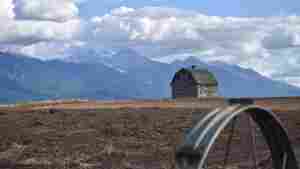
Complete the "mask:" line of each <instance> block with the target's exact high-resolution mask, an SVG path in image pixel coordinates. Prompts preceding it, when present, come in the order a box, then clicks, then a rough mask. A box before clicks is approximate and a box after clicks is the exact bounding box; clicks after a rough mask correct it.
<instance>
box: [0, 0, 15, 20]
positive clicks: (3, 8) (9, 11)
mask: <svg viewBox="0 0 300 169" xmlns="http://www.w3.org/2000/svg"><path fill="white" fill-rule="evenodd" d="M13 8H14V4H13V0H1V1H0V20H4V19H6V20H7V19H12V18H13V17H14V15H15V14H14V11H13Z"/></svg>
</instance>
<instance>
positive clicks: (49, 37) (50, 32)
mask: <svg viewBox="0 0 300 169" xmlns="http://www.w3.org/2000/svg"><path fill="white" fill-rule="evenodd" d="M55 1H56V0H52V1H43V0H41V1H36V0H30V1H25V0H16V1H15V3H16V4H14V3H13V1H12V0H1V1H0V22H1V24H0V48H1V49H19V48H22V47H24V46H30V45H34V44H36V43H41V42H52V41H53V42H54V41H55V42H59V43H62V42H71V41H74V40H76V38H77V37H79V33H80V31H81V21H80V20H79V19H76V18H73V17H71V16H72V15H68V14H67V13H68V12H66V13H63V12H61V13H60V11H63V10H62V9H59V8H58V9H55V8H54V6H53V5H52V7H49V10H50V9H51V10H50V11H48V12H47V10H46V9H45V8H44V7H43V5H46V4H45V3H46V2H48V4H49V5H50V6H51V4H52V3H53V4H54V2H55ZM56 2H57V3H58V5H62V6H61V7H62V8H66V10H67V11H68V7H66V5H64V4H65V3H70V4H73V2H72V1H71V0H65V1H59V2H58V1H56ZM27 3H28V4H30V3H32V4H35V3H38V4H39V5H37V6H34V5H33V6H32V7H33V8H31V9H30V10H29V8H28V7H26V5H27V6H28V4H27ZM20 4H23V5H24V6H23V7H24V9H26V8H28V10H29V11H30V12H31V14H32V17H29V14H28V15H26V16H25V15H24V16H23V18H20V16H18V15H17V16H16V17H15V15H16V14H15V13H14V11H15V10H14V7H15V6H16V11H18V10H21V7H20V6H19V5H20ZM29 6H30V5H29ZM56 6H57V5H56ZM71 6H72V5H71ZM52 8H53V9H52ZM22 9H23V8H22ZM45 13H52V14H53V15H51V14H49V17H45V18H44V16H46V15H45ZM35 14H36V15H35ZM38 14H40V17H39V16H37V15H38ZM55 14H57V15H55ZM64 14H66V15H64ZM58 21H59V22H58Z"/></svg>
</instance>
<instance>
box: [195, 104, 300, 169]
mask: <svg viewBox="0 0 300 169" xmlns="http://www.w3.org/2000/svg"><path fill="white" fill-rule="evenodd" d="M225 110H226V111H222V112H220V113H219V114H216V115H215V116H214V117H213V118H211V120H210V121H209V122H210V123H208V124H207V126H206V127H205V126H204V127H202V128H203V129H204V130H203V131H202V133H201V135H200V136H199V137H198V138H197V139H196V141H195V143H194V145H193V149H194V150H196V149H197V148H198V147H199V146H200V145H201V147H204V151H203V152H199V154H200V155H199V158H196V159H198V160H199V163H198V165H197V168H198V169H202V168H203V166H204V162H205V160H206V159H207V156H208V153H209V151H210V149H211V147H212V145H213V144H214V143H215V141H216V139H217V137H218V136H219V134H220V133H221V131H223V130H224V128H225V127H226V126H227V125H228V124H229V123H230V121H232V119H233V118H235V117H237V116H238V115H240V114H241V113H244V112H245V113H249V114H250V115H251V117H252V119H253V120H254V121H255V122H256V123H257V124H258V126H259V127H260V128H261V131H262V133H263V135H264V137H265V138H266V140H267V143H268V146H269V148H270V150H271V154H272V159H273V160H272V161H273V166H274V167H275V168H274V169H283V168H282V167H283V166H284V169H298V165H297V161H296V158H295V155H294V152H293V149H292V147H291V145H290V141H289V139H288V135H287V132H286V131H285V129H284V127H283V126H282V124H281V122H280V121H279V120H278V118H277V117H276V116H275V115H274V113H273V112H271V111H269V110H266V109H264V108H262V107H259V106H255V105H247V106H243V107H240V105H239V106H236V107H235V108H233V106H230V107H228V108H226V109H225ZM202 125H203V124H202ZM198 129H199V128H198ZM210 131H211V132H210ZM273 131H276V132H274V133H272V132H273ZM194 133H195V131H194ZM212 133H213V134H212ZM276 133H277V134H276ZM194 153H195V152H194ZM193 162H194V161H193Z"/></svg>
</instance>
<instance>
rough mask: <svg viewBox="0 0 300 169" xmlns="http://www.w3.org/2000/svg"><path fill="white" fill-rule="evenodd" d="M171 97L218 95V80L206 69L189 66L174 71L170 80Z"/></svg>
mask: <svg viewBox="0 0 300 169" xmlns="http://www.w3.org/2000/svg"><path fill="white" fill-rule="evenodd" d="M171 88H172V97H173V98H174V99H175V98H189V97H192V98H200V97H210V96H217V95H218V82H217V80H216V78H215V76H214V75H213V74H212V73H211V72H209V71H208V70H206V69H201V68H198V67H197V66H191V67H189V68H182V69H180V70H179V71H178V72H176V74H175V76H174V77H173V80H172V82H171Z"/></svg>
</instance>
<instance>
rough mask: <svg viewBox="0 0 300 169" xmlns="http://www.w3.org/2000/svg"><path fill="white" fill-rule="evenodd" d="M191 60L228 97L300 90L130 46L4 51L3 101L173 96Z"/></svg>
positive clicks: (0, 62) (0, 70)
mask: <svg viewBox="0 0 300 169" xmlns="http://www.w3.org/2000/svg"><path fill="white" fill-rule="evenodd" d="M191 65H198V66H199V67H202V68H205V69H208V70H209V71H211V72H213V73H214V74H215V76H216V78H217V80H218V81H219V85H220V86H219V94H220V95H221V96H225V97H275V96H300V89H299V88H297V87H295V86H291V85H289V84H286V83H284V82H280V81H273V80H271V79H269V78H267V77H264V76H262V75H260V74H259V73H257V72H255V71H253V70H251V69H244V68H241V67H239V66H237V65H229V64H226V63H222V62H213V63H204V62H201V61H200V60H199V59H197V58H196V57H193V56H191V57H188V58H187V59H185V60H181V61H179V60H178V61H174V62H172V63H162V62H158V61H154V60H151V59H150V58H147V57H145V56H141V55H139V54H138V53H136V52H134V51H132V50H130V49H122V50H119V51H117V52H97V51H93V50H87V51H81V52H77V53H75V54H73V55H72V56H69V57H66V58H65V59H63V60H40V59H34V58H30V57H27V56H22V55H19V54H12V53H5V52H1V53H0V93H1V95H0V103H15V102H24V101H31V100H46V99H71V98H72V99H92V100H94V99H97V100H119V99H162V98H170V95H171V94H170V85H169V83H170V81H171V79H172V77H173V75H174V73H175V72H176V71H177V70H178V69H180V68H182V67H188V66H191Z"/></svg>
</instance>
